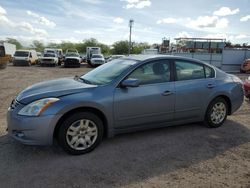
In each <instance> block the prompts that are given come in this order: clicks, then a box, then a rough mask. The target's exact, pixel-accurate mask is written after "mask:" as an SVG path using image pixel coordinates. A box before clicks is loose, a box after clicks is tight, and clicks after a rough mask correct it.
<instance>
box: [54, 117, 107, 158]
mask: <svg viewBox="0 0 250 188" xmlns="http://www.w3.org/2000/svg"><path fill="white" fill-rule="evenodd" d="M102 137H103V123H102V121H101V119H100V118H99V117H98V116H96V115H95V114H93V113H89V112H79V113H76V114H74V115H72V116H70V117H68V118H67V119H65V121H64V122H63V123H62V125H61V127H60V128H59V132H58V142H59V144H60V146H61V147H62V148H63V149H64V150H65V151H66V152H67V153H69V154H72V155H80V154H84V153H88V152H90V151H92V150H93V149H95V148H96V147H97V146H98V144H99V143H100V142H101V140H102Z"/></svg>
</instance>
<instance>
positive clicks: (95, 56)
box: [92, 55, 102, 58]
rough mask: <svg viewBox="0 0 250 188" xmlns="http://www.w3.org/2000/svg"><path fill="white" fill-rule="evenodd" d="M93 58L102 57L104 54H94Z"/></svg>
mask: <svg viewBox="0 0 250 188" xmlns="http://www.w3.org/2000/svg"><path fill="white" fill-rule="evenodd" d="M92 58H102V55H92Z"/></svg>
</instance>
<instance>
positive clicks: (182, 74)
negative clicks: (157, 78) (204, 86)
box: [175, 60, 205, 81]
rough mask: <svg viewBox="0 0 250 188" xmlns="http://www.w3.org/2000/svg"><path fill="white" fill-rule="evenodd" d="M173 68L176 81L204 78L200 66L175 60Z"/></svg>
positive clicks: (201, 66) (202, 68)
mask: <svg viewBox="0 0 250 188" xmlns="http://www.w3.org/2000/svg"><path fill="white" fill-rule="evenodd" d="M175 68H176V78H177V80H178V81H181V80H194V79H202V78H205V72H204V67H203V65H202V64H198V63H192V62H188V61H181V60H177V61H175Z"/></svg>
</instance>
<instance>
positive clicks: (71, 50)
mask: <svg viewBox="0 0 250 188" xmlns="http://www.w3.org/2000/svg"><path fill="white" fill-rule="evenodd" d="M69 53H78V51H77V49H67V50H66V54H69Z"/></svg>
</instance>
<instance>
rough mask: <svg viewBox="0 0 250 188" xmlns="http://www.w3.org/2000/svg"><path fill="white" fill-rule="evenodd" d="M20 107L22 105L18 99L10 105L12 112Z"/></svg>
mask: <svg viewBox="0 0 250 188" xmlns="http://www.w3.org/2000/svg"><path fill="white" fill-rule="evenodd" d="M19 105H20V103H19V102H18V101H17V100H16V99H14V100H12V102H11V104H10V108H11V109H12V110H14V109H15V108H17V107H18V106H19Z"/></svg>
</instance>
